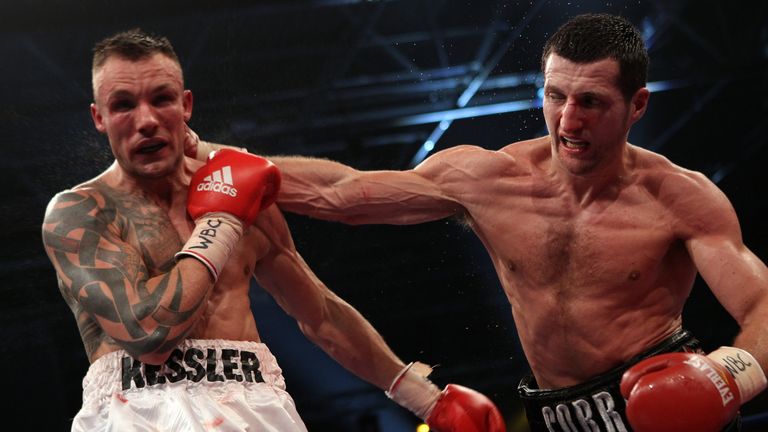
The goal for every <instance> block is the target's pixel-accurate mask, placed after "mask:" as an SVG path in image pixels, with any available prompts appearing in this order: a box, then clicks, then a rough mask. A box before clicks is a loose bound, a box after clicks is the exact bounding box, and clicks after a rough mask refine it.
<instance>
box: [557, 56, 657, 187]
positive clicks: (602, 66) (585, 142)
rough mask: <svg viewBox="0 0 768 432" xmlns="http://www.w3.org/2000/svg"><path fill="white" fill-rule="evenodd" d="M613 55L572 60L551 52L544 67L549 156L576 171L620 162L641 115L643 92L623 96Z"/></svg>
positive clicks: (645, 95) (644, 100)
mask: <svg viewBox="0 0 768 432" xmlns="http://www.w3.org/2000/svg"><path fill="white" fill-rule="evenodd" d="M618 76H619V63H618V62H617V61H616V60H613V59H604V60H599V61H596V62H593V63H574V62H571V61H570V60H567V59H565V58H563V57H560V56H558V55H557V54H551V55H550V56H549V59H547V63H546V67H545V69H544V119H545V121H546V123H547V129H548V130H549V134H550V136H551V138H552V157H553V158H554V160H556V161H558V162H559V164H560V166H561V167H564V168H565V169H566V170H567V171H568V172H570V173H571V174H575V175H584V174H589V173H591V172H594V171H595V170H596V169H598V168H600V167H601V166H607V165H610V164H611V163H615V162H620V161H621V159H620V158H621V157H622V155H623V151H624V149H625V146H626V142H627V135H628V134H629V128H630V127H631V126H632V124H633V123H634V122H636V121H637V120H639V119H640V117H642V115H643V113H644V112H645V107H646V105H647V101H648V91H647V90H646V89H644V88H643V89H640V90H638V91H637V92H636V93H635V95H634V96H633V97H632V99H631V100H630V101H627V100H626V99H625V98H624V96H623V95H622V93H621V91H620V90H619V87H618V84H617V83H618Z"/></svg>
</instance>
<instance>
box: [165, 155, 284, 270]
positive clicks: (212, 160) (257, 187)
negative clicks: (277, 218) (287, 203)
mask: <svg viewBox="0 0 768 432" xmlns="http://www.w3.org/2000/svg"><path fill="white" fill-rule="evenodd" d="M279 188H280V171H278V169H277V167H276V166H275V165H274V164H272V162H270V161H268V160H267V159H264V158H261V157H259V156H255V155H252V154H248V153H244V152H239V151H236V150H230V149H225V150H219V151H217V152H215V153H213V154H212V155H211V156H210V157H209V158H208V162H207V163H206V164H205V165H204V166H203V167H201V168H200V169H199V170H197V172H195V174H193V175H192V180H191V181H190V184H189V191H188V193H187V212H188V213H189V215H190V216H191V217H192V219H193V220H194V221H195V229H194V231H193V232H192V236H190V238H189V241H187V243H186V244H185V245H184V248H183V249H182V250H181V251H180V252H178V253H177V254H176V258H177V259H179V258H182V257H185V256H191V257H193V258H196V259H198V260H199V261H200V262H202V263H203V264H204V265H205V266H206V267H207V268H208V270H209V271H210V272H211V275H212V276H213V278H214V280H216V279H218V277H219V274H220V273H221V269H222V268H223V267H224V264H226V262H227V259H228V258H229V255H230V253H231V252H232V250H233V249H234V247H235V245H236V244H237V242H238V241H239V240H240V236H241V235H242V233H243V229H244V227H245V226H248V225H250V224H252V223H253V221H254V220H255V219H256V216H258V214H259V212H260V211H261V210H263V209H264V208H266V207H267V206H269V205H270V204H272V203H273V202H274V201H275V197H276V196H277V191H278V189H279Z"/></svg>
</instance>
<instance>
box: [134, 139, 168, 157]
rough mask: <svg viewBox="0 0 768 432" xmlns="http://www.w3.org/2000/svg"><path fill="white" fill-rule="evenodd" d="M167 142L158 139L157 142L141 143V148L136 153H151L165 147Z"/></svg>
mask: <svg viewBox="0 0 768 432" xmlns="http://www.w3.org/2000/svg"><path fill="white" fill-rule="evenodd" d="M166 145H167V144H166V143H165V142H164V141H157V142H147V143H144V144H140V145H139V149H138V150H136V153H140V154H151V153H155V152H157V151H159V150H160V149H162V148H163V147H165V146H166Z"/></svg>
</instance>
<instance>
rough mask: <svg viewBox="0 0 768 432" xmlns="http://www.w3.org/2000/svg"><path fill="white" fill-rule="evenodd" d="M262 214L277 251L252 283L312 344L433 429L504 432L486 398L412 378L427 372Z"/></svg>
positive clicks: (281, 224)
mask: <svg viewBox="0 0 768 432" xmlns="http://www.w3.org/2000/svg"><path fill="white" fill-rule="evenodd" d="M262 215H263V216H262V218H260V219H259V220H258V221H257V227H258V229H260V230H261V232H262V233H263V234H264V235H265V236H266V237H267V238H269V240H270V242H271V245H272V246H271V249H270V251H269V252H268V253H267V254H266V255H265V256H263V257H261V259H259V261H258V263H257V264H256V268H255V269H254V277H255V278H256V280H257V281H258V282H259V284H261V286H262V287H263V288H264V289H266V290H267V291H268V292H269V293H270V294H271V295H272V296H273V297H274V298H275V300H276V301H277V302H278V304H280V306H281V307H282V308H283V309H284V310H285V311H286V312H288V314H290V315H291V316H292V317H294V318H295V319H296V320H297V321H298V323H299V328H300V329H301V331H302V332H303V333H304V334H305V335H306V336H307V337H308V338H309V339H310V340H311V341H312V342H314V343H315V344H316V345H318V346H320V347H321V348H322V349H323V350H324V351H325V352H326V353H328V354H329V355H330V356H331V357H333V359H335V360H336V361H337V362H339V363H340V364H341V365H342V366H344V367H345V368H346V369H347V370H349V371H351V372H352V373H354V374H355V375H357V376H359V377H360V378H362V379H364V380H366V381H368V382H370V383H372V384H374V385H375V386H377V387H378V388H380V389H382V390H386V391H387V395H388V396H389V397H390V398H392V400H394V401H395V402H397V403H398V404H400V405H401V406H403V407H405V408H407V409H408V410H410V411H411V412H413V413H414V414H416V415H417V416H419V417H420V418H422V419H424V420H425V421H426V422H427V423H428V424H429V425H430V427H432V428H433V429H434V430H437V431H440V432H505V430H506V428H505V425H504V419H503V418H502V416H501V414H500V412H499V410H498V408H497V407H496V406H495V405H494V404H493V402H492V401H491V400H490V399H488V398H487V397H486V396H484V395H483V394H481V393H478V392H476V391H474V390H472V389H469V388H466V387H462V386H458V385H454V384H449V385H448V386H446V388H445V389H444V390H443V391H440V390H439V389H438V388H437V386H435V385H434V384H433V383H432V382H431V381H429V380H428V379H427V378H426V375H427V374H428V373H427V372H424V371H423V370H422V371H421V372H415V369H417V368H418V369H422V367H425V365H422V364H420V363H417V365H418V367H417V366H414V364H410V365H408V366H405V365H404V364H403V362H402V361H400V359H398V358H397V356H396V355H395V354H394V353H393V352H392V350H391V349H390V348H389V346H388V345H387V344H386V343H385V342H384V339H383V338H382V337H381V335H380V334H379V333H378V332H377V331H376V329H374V328H373V326H371V324H370V323H369V322H368V321H367V320H366V319H365V318H364V317H363V316H362V315H361V314H360V313H359V312H358V311H357V310H356V309H354V308H353V307H352V306H350V305H349V304H348V303H347V302H345V301H344V300H342V299H341V298H339V297H338V296H337V295H335V294H334V293H333V292H331V291H330V290H329V289H328V288H327V287H326V286H325V285H324V284H323V283H322V282H321V281H320V280H319V279H318V278H317V276H315V274H314V273H313V272H312V270H310V269H309V267H308V266H307V264H306V263H305V262H304V260H303V259H302V258H301V256H300V255H299V253H298V252H297V251H296V248H295V247H294V244H293V240H292V239H291V236H290V233H289V231H288V227H287V225H286V222H285V219H283V216H282V214H281V213H280V211H279V210H278V209H277V208H275V207H274V206H273V207H271V208H270V209H268V210H266V211H265V212H264V213H263V214H262ZM426 369H429V368H426Z"/></svg>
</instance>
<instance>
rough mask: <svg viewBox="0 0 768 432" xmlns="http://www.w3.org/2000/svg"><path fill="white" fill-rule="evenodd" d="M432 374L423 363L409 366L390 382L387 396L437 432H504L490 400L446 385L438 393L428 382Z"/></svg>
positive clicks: (458, 386) (463, 388) (459, 387)
mask: <svg viewBox="0 0 768 432" xmlns="http://www.w3.org/2000/svg"><path fill="white" fill-rule="evenodd" d="M431 372H432V368H431V367H429V366H427V365H425V364H423V363H418V362H415V363H410V364H409V365H407V366H406V367H405V368H403V370H402V371H401V372H400V373H399V374H398V375H397V376H396V377H395V379H394V380H393V381H392V384H391V385H390V386H389V390H387V392H386V394H387V396H389V398H390V399H392V400H394V401H395V402H397V403H398V404H400V406H403V407H405V408H407V409H408V410H410V411H411V412H412V413H414V414H416V415H417V416H418V417H419V418H422V419H424V421H426V422H427V425H429V427H430V429H431V430H434V431H436V432H506V430H507V428H506V425H505V424H504V419H503V418H502V417H501V413H499V410H498V409H497V408H496V405H494V404H493V402H491V400H490V399H488V398H487V397H485V395H483V394H482V393H478V392H476V391H475V390H472V389H469V388H467V387H462V386H460V385H456V384H448V385H447V386H445V389H444V390H443V391H442V392H441V391H440V390H439V389H438V388H437V386H436V385H435V384H433V383H432V381H430V380H429V379H427V375H429V374H430V373H431Z"/></svg>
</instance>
